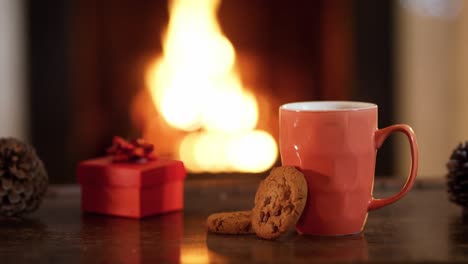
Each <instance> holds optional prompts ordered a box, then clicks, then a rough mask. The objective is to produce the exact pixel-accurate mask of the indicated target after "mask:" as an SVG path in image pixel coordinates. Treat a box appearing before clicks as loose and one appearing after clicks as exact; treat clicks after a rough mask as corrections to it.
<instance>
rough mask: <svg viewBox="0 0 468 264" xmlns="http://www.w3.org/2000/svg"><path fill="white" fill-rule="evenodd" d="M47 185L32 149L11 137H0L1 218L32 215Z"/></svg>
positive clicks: (39, 161)
mask: <svg viewBox="0 0 468 264" xmlns="http://www.w3.org/2000/svg"><path fill="white" fill-rule="evenodd" d="M47 185H48V177H47V172H46V170H45V168H44V164H43V163H42V161H41V160H40V159H39V157H38V156H37V154H36V151H35V150H34V148H33V147H32V146H30V145H28V144H25V143H23V142H21V141H19V140H17V139H14V138H0V215H3V216H20V215H22V214H26V213H30V212H33V211H34V210H36V209H37V208H38V207H39V205H40V203H41V200H42V198H43V197H44V195H45V193H46V191H47Z"/></svg>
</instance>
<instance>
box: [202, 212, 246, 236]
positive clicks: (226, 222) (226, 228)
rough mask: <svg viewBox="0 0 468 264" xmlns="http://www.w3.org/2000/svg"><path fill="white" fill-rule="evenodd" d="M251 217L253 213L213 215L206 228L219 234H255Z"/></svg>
mask: <svg viewBox="0 0 468 264" xmlns="http://www.w3.org/2000/svg"><path fill="white" fill-rule="evenodd" d="M251 215H252V212H251V211H239V212H229V213H216V214H212V215H210V216H208V219H207V220H206V227H207V229H208V231H210V232H214V233H218V234H230V235H242V234H253V233H254V232H253V230H252V225H251V222H250V217H251Z"/></svg>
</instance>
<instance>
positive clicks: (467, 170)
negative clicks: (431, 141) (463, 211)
mask: <svg viewBox="0 0 468 264" xmlns="http://www.w3.org/2000/svg"><path fill="white" fill-rule="evenodd" d="M447 169H448V171H449V172H448V175H447V187H448V193H449V199H450V201H452V202H454V203H456V204H458V205H461V206H463V207H468V141H466V142H465V144H464V145H463V144H461V143H460V144H459V145H458V147H457V148H456V149H455V150H454V151H453V153H452V155H451V156H450V160H449V161H448V162H447Z"/></svg>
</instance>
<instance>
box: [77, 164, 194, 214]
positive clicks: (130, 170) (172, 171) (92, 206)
mask: <svg viewBox="0 0 468 264" xmlns="http://www.w3.org/2000/svg"><path fill="white" fill-rule="evenodd" d="M185 176H186V172H185V168H184V164H183V163H182V162H181V161H178V160H169V159H163V158H159V159H157V160H149V161H147V162H145V163H115V162H112V158H111V157H104V158H98V159H93V160H87V161H83V162H81V163H80V164H79V165H78V171H77V177H78V182H79V183H80V184H81V208H82V210H83V211H85V212H94V213H101V214H111V215H118V216H125V217H132V218H142V217H145V216H149V215H155V214H161V213H165V212H170V211H177V210H182V209H183V206H184V205H183V199H184V179H185Z"/></svg>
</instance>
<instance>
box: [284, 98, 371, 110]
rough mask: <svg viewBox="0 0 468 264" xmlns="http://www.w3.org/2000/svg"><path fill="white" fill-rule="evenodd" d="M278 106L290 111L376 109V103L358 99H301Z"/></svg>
mask: <svg viewBox="0 0 468 264" xmlns="http://www.w3.org/2000/svg"><path fill="white" fill-rule="evenodd" d="M279 108H280V110H283V111H292V112H345V111H362V110H370V109H376V108H377V105H376V104H374V103H369V102H360V101H302V102H290V103H286V104H283V105H281V106H280V107H279Z"/></svg>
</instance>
